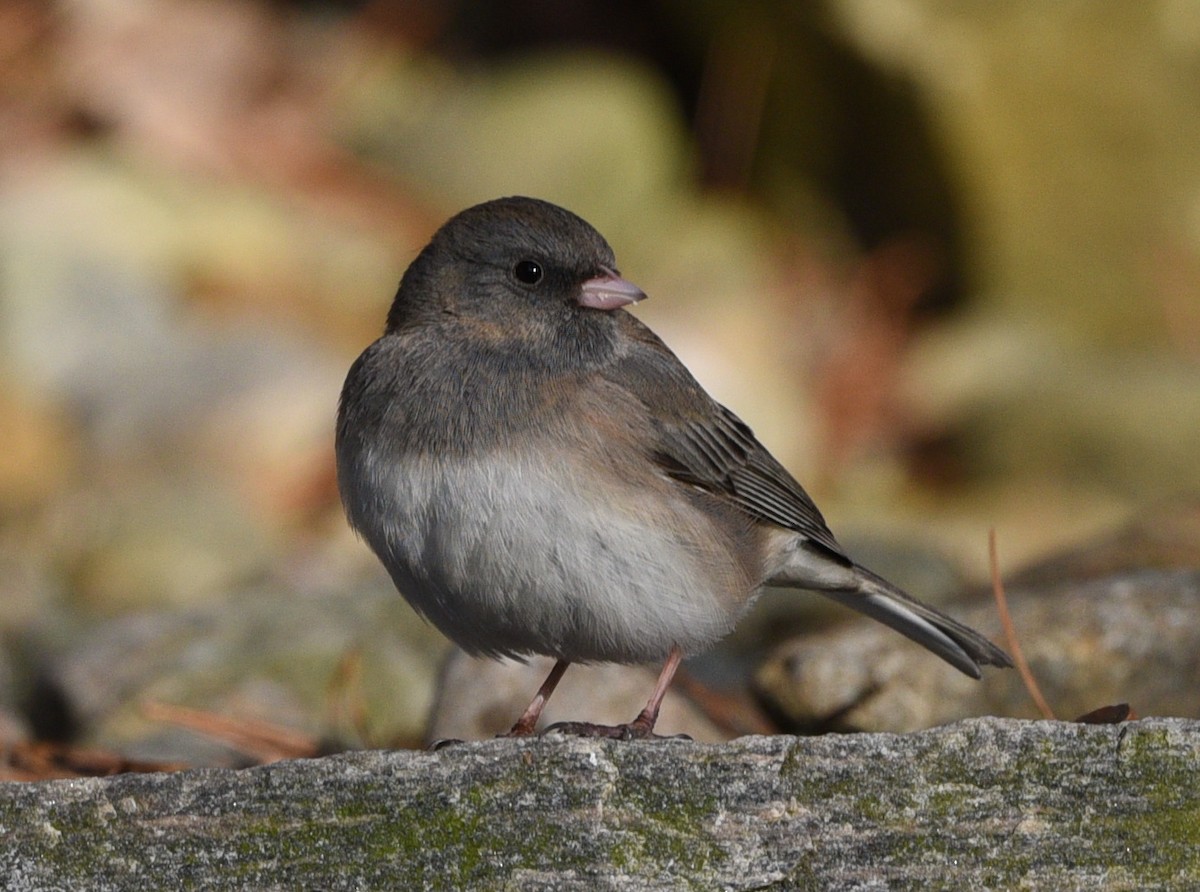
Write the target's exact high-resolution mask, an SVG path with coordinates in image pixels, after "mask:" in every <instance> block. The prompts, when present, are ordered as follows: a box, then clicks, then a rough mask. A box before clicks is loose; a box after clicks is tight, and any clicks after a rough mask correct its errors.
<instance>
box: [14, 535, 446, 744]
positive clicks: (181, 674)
mask: <svg viewBox="0 0 1200 892" xmlns="http://www.w3.org/2000/svg"><path fill="white" fill-rule="evenodd" d="M362 557H363V561H362V563H361V566H351V567H344V566H328V564H329V563H330V562H331V561H330V560H328V559H325V558H323V557H320V556H316V557H312V558H311V559H310V560H309V561H308V562H307V563H304V564H298V566H297V567H296V568H295V569H294V570H293V572H292V574H291V575H290V576H288V577H287V578H275V579H272V580H271V581H269V582H266V583H262V584H258V585H249V586H245V587H243V588H241V589H237V590H235V591H233V592H231V593H230V594H229V595H228V596H227V597H223V598H219V599H214V600H210V601H208V602H206V603H203V604H197V605H194V606H192V607H190V608H189V609H187V610H160V611H143V612H139V613H133V614H129V615H125V616H120V617H116V618H114V619H110V620H105V621H102V622H98V623H94V624H93V625H91V626H90V627H89V628H87V629H86V630H77V631H76V633H75V634H73V635H71V636H70V637H69V638H68V639H67V640H65V641H55V640H53V635H54V634H56V633H59V631H60V630H59V629H58V628H57V627H56V628H53V629H50V630H48V631H47V632H46V633H44V635H45V636H46V639H47V641H49V642H50V643H49V644H48V645H47V646H44V647H41V648H37V641H34V642H32V643H31V645H30V647H31V648H37V649H39V650H40V651H41V652H42V653H43V654H44V663H43V665H44V670H43V671H44V672H45V674H46V675H47V677H48V679H49V682H50V684H51V685H52V686H53V688H54V689H56V690H57V691H59V692H61V695H62V697H63V698H64V700H65V702H66V703H67V705H68V707H69V709H70V712H71V715H72V717H73V718H74V720H75V722H76V723H77V725H78V727H79V729H80V732H81V739H80V742H82V743H84V744H86V745H88V746H95V747H101V748H105V749H110V750H117V751H120V752H122V753H123V754H125V755H128V756H131V757H134V758H144V759H150V760H168V761H182V762H186V763H189V764H200V765H214V764H216V765H229V764H236V763H237V761H240V760H241V759H244V754H243V755H242V756H241V757H239V756H238V755H237V754H235V753H231V752H230V751H229V749H228V748H227V747H225V746H223V745H221V744H218V743H216V742H214V741H211V740H207V739H205V738H203V737H201V736H200V735H198V734H197V733H195V732H193V731H189V730H184V729H179V728H174V727H169V726H166V725H164V724H163V723H162V722H161V721H159V720H157V719H155V718H153V717H152V716H148V715H147V714H146V709H145V704H146V703H148V702H150V703H162V704H167V705H172V706H186V707H191V708H195V709H201V710H207V711H211V712H214V713H217V714H219V715H221V716H224V717H227V718H229V719H232V720H238V719H247V720H253V721H265V722H270V723H274V724H276V725H280V726H283V727H285V728H289V729H292V730H294V731H296V732H297V733H298V734H308V735H311V738H312V740H313V741H314V742H316V741H318V740H321V739H325V738H336V739H339V740H343V741H348V742H351V743H353V744H354V745H360V746H361V745H378V744H381V743H387V744H392V743H395V742H396V741H403V742H405V743H412V742H416V741H420V740H421V739H422V736H423V731H424V724H425V720H426V717H427V715H428V711H429V702H430V700H431V698H432V695H433V689H434V683H435V677H436V674H437V667H438V665H439V663H440V657H441V654H442V652H443V650H444V648H445V643H444V640H443V639H442V638H441V636H440V635H438V634H437V633H436V632H435V631H433V629H432V628H431V627H429V626H428V625H427V624H425V623H424V622H422V621H421V620H420V619H418V618H417V617H416V615H415V614H414V613H413V612H412V611H411V610H410V609H409V608H408V607H407V605H405V604H404V602H403V601H402V600H401V598H400V597H399V596H398V595H397V594H396V593H395V589H394V588H393V587H392V585H391V582H390V581H389V580H388V579H387V577H386V576H385V575H384V574H383V571H382V569H380V568H379V567H378V565H377V563H376V562H375V561H374V559H373V558H371V557H370V556H369V555H366V554H363V556H362ZM333 560H336V558H335V559H333ZM368 560H369V561H370V563H367V561H368ZM333 576H336V577H337V578H336V580H335V579H332V578H330V577H333ZM346 660H351V661H353V662H354V663H355V664H356V665H357V666H358V669H359V671H358V673H357V675H354V676H352V677H350V678H348V679H342V678H341V674H342V671H343V670H342V667H343V666H344V665H345V661H346ZM355 712H361V713H362V714H363V715H365V716H369V721H366V724H367V725H368V726H369V727H365V728H364V727H359V726H356V725H355V721H354V720H355V718H356V716H355V715H354V713H355ZM363 735H365V737H366V739H365V740H364V739H363Z"/></svg>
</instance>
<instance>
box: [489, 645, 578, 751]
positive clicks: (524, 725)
mask: <svg viewBox="0 0 1200 892" xmlns="http://www.w3.org/2000/svg"><path fill="white" fill-rule="evenodd" d="M570 665H571V664H570V663H569V662H567V661H566V660H559V661H558V662H557V663H555V664H554V668H553V669H551V670H550V674H549V675H547V676H546V680H545V681H543V682H542V686H541V687H540V688H538V692H537V693H536V694H534V695H533V700H531V701H530V703H529V705H528V706H527V707H525V711H524V712H523V713H521V717H520V718H519V719H517V723H516V724H515V725H513V726H512V727H511V728H510V729H509V730H508V733H507V734H503V735H501V736H503V737H528V736H529V735H530V734H532V733H533V730H534V728H536V727H537V723H538V719H539V718H541V717H542V710H543V709H545V708H546V701H547V700H549V699H550V695H551V694H553V693H554V689H555V688H556V687H558V683H559V682H560V681H562V677H563V673H564V672H566V671H567V667H568V666H570Z"/></svg>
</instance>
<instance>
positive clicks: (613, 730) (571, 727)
mask: <svg viewBox="0 0 1200 892" xmlns="http://www.w3.org/2000/svg"><path fill="white" fill-rule="evenodd" d="M682 659H683V651H681V650H680V649H679V647H678V646H672V647H671V652H670V653H669V654H667V661H666V662H665V663H664V664H663V667H662V671H661V672H659V673H658V681H657V682H655V685H654V693H653V694H651V695H650V700H649V701H648V702H647V703H646V708H645V709H643V710H642V711H641V712H639V713H638V717H637V718H636V719H634V720H633V721H632V722H629V723H628V724H626V725H595V724H592V723H591V722H556V723H555V724H553V725H551V726H550V727H549V728H547V729H546V733H549V732H551V731H553V732H556V733H559V734H574V735H577V736H579V737H611V738H613V739H615V740H641V739H644V738H647V737H654V736H655V734H654V723H655V722H657V721H658V710H659V708H660V707H661V706H662V701H663V697H665V696H666V694H667V688H669V687H670V686H671V679H672V678H674V677H675V670H676V669H678V668H679V663H680V661H681V660H682ZM680 736H685V735H680Z"/></svg>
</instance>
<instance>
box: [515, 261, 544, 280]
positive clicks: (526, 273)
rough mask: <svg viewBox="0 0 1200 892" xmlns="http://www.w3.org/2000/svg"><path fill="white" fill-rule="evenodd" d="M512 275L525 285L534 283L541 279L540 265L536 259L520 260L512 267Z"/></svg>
mask: <svg viewBox="0 0 1200 892" xmlns="http://www.w3.org/2000/svg"><path fill="white" fill-rule="evenodd" d="M513 275H514V276H516V277H517V281H518V282H524V283H525V284H526V285H536V284H537V283H538V282H540V281H542V265H541V264H540V263H538V262H537V261H536V260H522V261H520V262H519V263H518V264H517V265H516V266H514V267H513Z"/></svg>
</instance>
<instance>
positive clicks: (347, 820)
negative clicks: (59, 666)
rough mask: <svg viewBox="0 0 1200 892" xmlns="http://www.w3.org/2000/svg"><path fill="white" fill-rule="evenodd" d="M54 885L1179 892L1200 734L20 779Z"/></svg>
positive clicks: (1153, 724) (1004, 724)
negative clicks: (1132, 891) (1175, 891)
mask: <svg viewBox="0 0 1200 892" xmlns="http://www.w3.org/2000/svg"><path fill="white" fill-rule="evenodd" d="M0 875H2V876H4V877H5V888H7V889H10V890H15V892H26V890H43V889H65V888H71V889H83V888H86V889H95V890H108V889H114V890H115V889H122V890H124V889H131V888H175V887H179V886H182V887H186V888H189V889H198V890H202V889H222V890H224V889H230V888H243V889H245V888H254V889H323V890H342V889H383V888H396V889H400V888H403V889H416V888H425V889H556V890H562V889H568V890H572V889H579V890H584V889H586V890H594V889H622V890H631V889H682V888H689V889H700V888H702V889H764V888H779V889H784V888H838V889H882V888H922V889H926V888H955V889H1015V888H1038V889H1058V890H1073V889H1133V888H1136V889H1142V890H1144V889H1177V888H1178V889H1182V888H1196V887H1197V886H1198V885H1200V723H1197V722H1194V721H1187V720H1181V719H1155V720H1147V721H1141V722H1135V723H1129V724H1124V725H1104V726H1096V725H1075V724H1067V723H1053V722H1026V721H1017V720H997V719H985V720H973V721H968V722H963V723H960V724H957V725H952V726H946V727H943V728H938V729H935V730H932V731H926V732H922V733H919V734H911V735H903V736H894V735H884V734H879V735H853V736H837V735H829V736H825V737H816V738H791V737H747V738H742V739H740V740H737V741H734V742H732V743H728V744H722V745H706V744H697V743H690V742H686V741H669V742H652V743H620V742H611V741H609V742H598V741H589V740H580V739H574V738H562V737H545V738H540V739H534V740H522V741H514V740H493V741H487V742H481V743H471V744H462V745H459V746H454V747H450V748H447V749H444V750H441V751H438V752H412V751H397V752H382V751H378V752H362V753H355V754H347V755H340V756H334V757H329V758H325V759H319V760H311V761H297V762H282V763H276V764H274V765H269V766H266V767H261V768H254V769H247V770H242V771H225V770H201V771H186V772H180V773H176V774H158V775H124V776H121V777H117V778H112V779H106V780H95V779H92V780H71V781H55V782H45V783H34V784H4V785H0Z"/></svg>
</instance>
